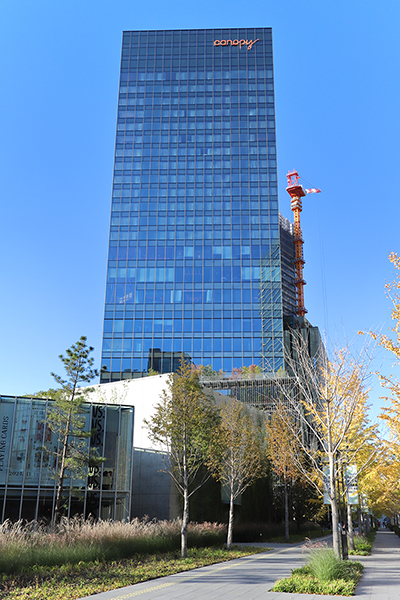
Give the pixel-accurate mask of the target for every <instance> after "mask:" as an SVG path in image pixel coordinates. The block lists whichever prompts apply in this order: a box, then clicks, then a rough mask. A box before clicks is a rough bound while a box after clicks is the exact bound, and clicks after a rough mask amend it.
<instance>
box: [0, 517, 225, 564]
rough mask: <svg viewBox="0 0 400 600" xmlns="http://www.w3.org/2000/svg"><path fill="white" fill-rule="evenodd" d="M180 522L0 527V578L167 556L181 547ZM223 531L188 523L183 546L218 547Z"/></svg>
mask: <svg viewBox="0 0 400 600" xmlns="http://www.w3.org/2000/svg"><path fill="white" fill-rule="evenodd" d="M180 528H181V522H180V520H179V519H177V520H174V521H155V520H153V521H150V520H148V519H142V520H141V519H133V520H132V521H130V522H128V523H123V522H111V521H95V520H94V519H87V520H83V519H81V518H77V517H76V518H73V519H69V520H68V519H62V520H61V522H60V523H59V525H58V526H57V528H56V529H55V530H54V531H52V530H51V529H49V527H48V526H45V525H38V524H37V523H35V522H31V523H23V522H21V521H20V522H18V523H14V524H12V523H11V522H10V521H5V522H4V523H3V525H1V526H0V573H5V574H10V573H17V572H20V571H23V570H24V569H27V568H29V567H32V566H48V567H52V566H57V565H66V564H78V563H80V562H83V563H89V562H95V561H101V562H104V561H112V560H122V559H126V558H131V557H132V556H134V555H137V554H154V553H157V552H172V551H175V550H177V549H179V547H180ZM225 531H226V527H225V525H219V524H217V523H202V524H199V523H190V524H189V527H188V546H189V547H205V546H216V545H220V544H223V542H224V539H225V535H226V533H225Z"/></svg>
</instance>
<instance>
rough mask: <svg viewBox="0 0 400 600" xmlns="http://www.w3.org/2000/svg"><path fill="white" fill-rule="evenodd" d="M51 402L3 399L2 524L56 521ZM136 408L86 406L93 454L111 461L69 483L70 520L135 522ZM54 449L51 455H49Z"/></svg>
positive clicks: (0, 414) (0, 432)
mask: <svg viewBox="0 0 400 600" xmlns="http://www.w3.org/2000/svg"><path fill="white" fill-rule="evenodd" d="M51 404H52V401H51V400H41V399H30V398H14V397H6V396H2V397H0V518H1V522H3V521H4V520H5V519H11V520H12V521H18V520H19V519H27V520H28V521H31V520H38V519H44V520H48V521H49V520H50V519H51V517H52V514H53V510H54V501H55V492H56V484H57V480H56V478H55V477H54V474H55V473H56V472H57V464H56V459H55V458H54V456H53V455H52V454H51V451H52V450H54V449H57V438H56V436H55V434H54V433H53V432H52V431H51V430H50V429H49V428H48V426H47V425H46V415H47V411H48V410H49V408H50V407H51ZM133 411H134V409H133V407H125V406H115V405H105V404H99V405H95V404H86V405H84V417H85V431H88V432H89V431H92V432H93V434H92V436H91V437H90V438H87V448H88V451H89V447H91V448H96V449H97V451H98V455H99V456H101V457H103V458H105V462H104V463H102V464H101V465H100V466H99V467H96V468H94V469H89V470H88V474H87V477H86V478H84V479H71V478H68V477H67V478H66V479H65V481H64V489H65V491H64V509H63V510H64V514H65V515H67V516H72V515H74V514H83V515H85V516H88V515H89V514H91V515H93V516H94V517H95V518H101V519H115V520H124V519H129V517H130V505H131V492H130V487H131V468H132V443H133V440H132V436H133ZM46 449H48V452H46Z"/></svg>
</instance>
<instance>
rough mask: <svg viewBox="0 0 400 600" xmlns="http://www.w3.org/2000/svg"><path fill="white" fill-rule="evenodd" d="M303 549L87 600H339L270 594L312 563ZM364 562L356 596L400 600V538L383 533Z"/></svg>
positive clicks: (279, 550) (279, 548) (281, 549)
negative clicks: (278, 583)
mask: <svg viewBox="0 0 400 600" xmlns="http://www.w3.org/2000/svg"><path fill="white" fill-rule="evenodd" d="M257 545H260V546H261V544H257ZM302 546H303V544H302V543H301V544H296V545H290V546H288V545H286V544H269V547H270V548H272V550H271V551H269V552H265V553H262V554H256V555H253V556H249V557H245V558H240V559H237V560H232V561H229V562H226V563H220V564H218V565H210V566H208V567H201V568H200V569H195V570H192V571H187V572H184V573H177V574H176V575H170V576H168V577H162V578H160V579H153V580H151V581H147V582H145V583H138V584H135V585H132V586H129V587H125V588H121V589H118V590H113V591H109V592H103V593H101V594H96V595H94V596H88V597H87V598H86V599H85V600H130V599H131V598H136V597H139V596H140V597H141V598H142V599H143V600H223V599H225V598H226V599H229V600H236V599H239V598H242V599H245V600H259V599H263V600H278V599H279V600H312V598H315V599H321V600H322V599H323V598H324V599H325V600H329V599H334V598H336V600H337V598H338V597H337V596H316V595H311V594H282V593H275V592H270V589H271V588H272V587H273V585H274V583H275V581H276V580H277V579H281V578H282V577H288V576H289V575H290V573H291V571H292V569H295V568H297V567H300V566H301V565H303V564H305V563H306V561H307V554H306V553H304V551H303V549H302ZM360 562H362V563H363V564H364V565H365V570H364V574H363V576H362V579H361V582H360V583H359V585H358V587H357V590H356V596H359V597H362V600H369V599H371V600H372V599H374V600H387V599H388V600H395V599H397V600H400V538H398V537H397V536H396V535H395V534H394V533H392V532H390V531H386V530H380V531H379V532H378V533H377V536H376V540H375V543H374V547H373V552H372V555H371V556H368V557H360Z"/></svg>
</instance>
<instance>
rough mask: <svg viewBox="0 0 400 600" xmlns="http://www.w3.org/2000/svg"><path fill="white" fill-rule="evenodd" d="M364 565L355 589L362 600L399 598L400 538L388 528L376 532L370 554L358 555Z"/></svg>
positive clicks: (391, 599) (392, 599)
mask: <svg viewBox="0 0 400 600" xmlns="http://www.w3.org/2000/svg"><path fill="white" fill-rule="evenodd" d="M359 560H360V562H362V563H363V565H364V566H365V569H364V573H363V576H362V578H361V581H360V583H359V584H358V586H357V589H356V596H360V597H362V598H363V600H369V599H371V600H372V599H374V600H386V599H390V600H394V599H396V598H397V599H399V598H400V538H399V537H398V536H397V535H396V534H395V533H393V532H392V531H389V530H388V529H380V530H379V531H378V533H377V534H376V538H375V542H374V546H373V548H372V554H371V556H360V558H359Z"/></svg>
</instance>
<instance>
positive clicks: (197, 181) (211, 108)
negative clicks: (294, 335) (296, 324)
mask: <svg viewBox="0 0 400 600" xmlns="http://www.w3.org/2000/svg"><path fill="white" fill-rule="evenodd" d="M261 305H262V310H261ZM282 339H283V328H282V290H281V271H280V242H279V215H278V198H277V165H276V139H275V107H274V79H273V58H272V31H271V29H270V28H256V29H218V30H182V31H180V30H177V31H140V32H138V31H128V32H125V33H124V34H123V41H122V60H121V73H120V89H119V100H118V120H117V132H116V146H115V165H114V182H113V197H112V211H111V227H110V240H109V257H108V271H107V290H106V305H105V319H104V334H103V352H102V365H104V366H105V367H106V368H107V372H105V373H103V374H102V376H101V381H103V382H105V381H110V380H119V379H123V378H131V377H137V376H139V377H140V376H143V375H145V374H147V373H148V371H149V370H150V369H153V370H155V371H160V372H168V371H170V370H173V369H175V368H176V366H177V363H178V359H179V357H180V356H181V354H182V353H184V354H185V356H186V357H187V358H188V359H190V360H192V361H193V362H194V363H195V364H197V365H199V364H203V365H210V367H211V368H212V370H214V371H219V370H220V369H222V370H223V371H224V372H225V373H228V374H229V373H231V372H232V369H235V368H236V369H238V368H241V367H243V366H249V365H252V364H256V365H260V366H261V367H262V368H263V369H264V370H266V371H268V372H276V371H278V370H279V369H280V368H283V349H282Z"/></svg>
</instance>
